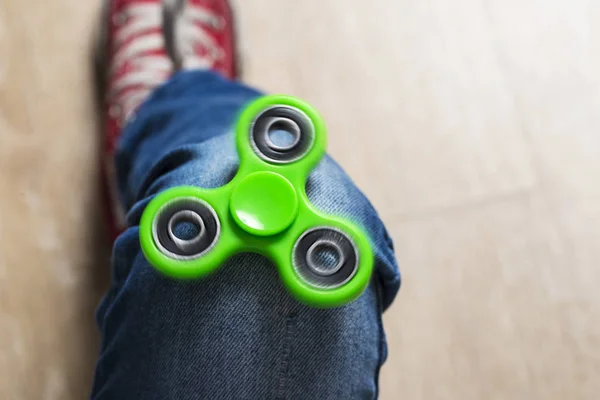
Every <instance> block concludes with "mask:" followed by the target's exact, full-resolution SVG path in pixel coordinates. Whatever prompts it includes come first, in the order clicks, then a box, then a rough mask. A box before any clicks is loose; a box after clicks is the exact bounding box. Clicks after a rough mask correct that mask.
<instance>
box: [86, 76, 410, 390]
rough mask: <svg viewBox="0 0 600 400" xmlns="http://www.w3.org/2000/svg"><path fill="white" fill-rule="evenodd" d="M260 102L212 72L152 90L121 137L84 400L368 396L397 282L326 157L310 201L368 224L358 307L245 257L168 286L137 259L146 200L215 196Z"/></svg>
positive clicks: (357, 198)
mask: <svg viewBox="0 0 600 400" xmlns="http://www.w3.org/2000/svg"><path fill="white" fill-rule="evenodd" d="M258 95H259V93H258V92H256V91H254V90H252V89H250V88H247V87H245V86H243V85H241V84H239V83H235V82H231V81H227V80H225V79H223V78H221V77H219V76H218V75H216V74H213V73H210V72H184V73H180V74H178V75H176V76H175V77H173V79H171V80H170V81H169V82H168V83H167V84H166V85H165V86H163V87H162V88H160V89H159V90H157V91H156V92H155V93H154V94H153V95H152V97H151V98H150V99H149V100H148V101H147V102H146V104H144V106H143V107H142V108H141V109H140V111H139V113H138V115H137V117H136V119H135V120H134V121H132V122H131V123H130V124H129V126H128V127H127V129H126V130H125V132H124V134H123V138H122V140H121V143H120V146H119V152H118V155H117V170H118V174H119V186H120V192H121V196H122V201H123V204H125V206H126V208H127V209H128V210H129V212H128V225H129V228H128V229H127V230H126V231H125V232H124V233H123V234H122V235H121V236H120V237H119V238H118V240H117V242H116V243H115V246H114V250H113V258H112V285H111V287H110V289H109V291H108V293H107V294H106V296H105V298H104V299H103V301H102V303H101V304H100V306H99V308H98V312H97V320H98V325H99V327H100V330H101V332H102V346H101V351H100V356H99V360H98V363H97V368H96V375H95V381H94V387H93V392H92V396H91V397H92V399H96V400H108V399H118V400H121V399H127V400H129V399H144V400H154V399H157V400H158V399H160V400H170V399H177V400H182V399H372V398H375V397H376V396H377V379H378V373H379V368H380V366H381V364H382V363H383V361H384V360H385V357H386V345H385V337H384V332H383V328H382V325H381V313H382V311H383V310H384V309H385V308H386V307H387V306H389V304H390V303H391V301H392V300H393V298H394V296H395V294H396V292H397V290H398V287H399V284H400V277H399V273H398V269H397V266H396V262H395V259H394V255H393V248H392V243H391V240H390V239H389V236H388V235H387V233H386V231H385V228H384V226H383V224H382V223H381V221H380V219H379V217H378V216H377V213H376V212H375V210H374V209H373V207H372V206H371V205H370V203H369V202H368V201H367V199H366V198H365V197H364V196H363V194H362V193H361V192H360V191H359V190H358V189H357V188H356V187H355V186H354V185H353V184H352V182H351V181H350V179H349V178H348V177H347V176H346V175H345V173H344V172H343V171H342V170H341V168H340V167H339V166H338V165H337V164H336V163H335V162H334V161H332V160H331V159H330V158H325V159H324V160H323V161H322V162H321V163H320V164H319V166H318V167H317V168H316V169H315V171H314V172H313V173H312V174H311V176H310V179H309V182H308V184H307V192H308V195H309V198H310V199H311V201H312V202H313V203H314V204H315V205H316V206H317V207H318V208H319V209H322V210H324V211H328V212H332V213H336V214H340V215H344V216H346V217H348V218H351V219H353V220H354V221H356V222H357V223H359V224H361V225H362V226H364V227H365V229H366V230H367V232H368V233H369V235H370V237H371V239H372V241H373V244H374V247H375V256H376V272H375V274H374V277H373V279H372V281H371V283H370V285H369V287H368V289H367V290H366V291H365V293H364V294H363V295H362V296H361V297H360V298H359V299H357V300H356V301H355V302H353V303H351V304H348V305H346V306H343V307H339V308H336V309H327V310H322V309H314V308H310V307H307V306H305V305H303V304H300V303H298V302H297V301H296V300H295V299H294V298H292V297H291V296H290V295H289V294H288V292H287V291H286V289H285V288H284V287H283V284H282V283H281V281H280V279H279V277H278V275H277V270H276V269H275V267H274V266H273V265H272V264H271V263H270V262H269V261H268V260H266V259H264V258H262V257H261V256H258V255H251V254H240V255H238V256H235V257H234V258H233V259H231V260H229V261H228V262H227V263H226V265H224V266H222V267H221V268H220V270H219V271H218V272H217V273H215V274H213V275H212V276H210V277H207V278H204V279H200V280H195V281H191V282H182V281H177V280H173V279H170V278H168V277H165V276H163V275H161V274H160V273H158V272H157V271H156V270H155V269H153V268H152V267H151V266H150V265H149V264H148V263H147V261H146V260H145V258H144V256H143V254H142V252H141V250H140V245H139V241H138V225H139V220H140V216H141V213H142V212H143V209H144V207H145V205H146V204H147V203H148V201H150V200H151V199H152V197H153V196H154V195H155V194H156V193H158V192H160V191H162V190H165V189H167V188H170V187H174V186H179V185H197V186H200V187H218V186H221V185H223V184H224V183H226V182H227V181H228V180H229V179H230V178H231V177H232V176H233V175H234V173H235V171H236V168H237V164H238V158H237V155H236V152H235V146H234V140H233V134H232V124H233V123H234V122H235V119H236V116H237V114H238V113H239V111H240V110H241V108H242V107H243V106H244V105H245V104H247V103H248V102H249V101H251V100H252V99H253V98H255V97H256V96H258Z"/></svg>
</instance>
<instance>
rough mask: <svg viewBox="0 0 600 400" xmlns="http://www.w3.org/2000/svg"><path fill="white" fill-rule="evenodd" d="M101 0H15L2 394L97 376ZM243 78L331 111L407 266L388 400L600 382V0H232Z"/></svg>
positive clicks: (0, 77) (2, 102) (3, 125)
mask: <svg viewBox="0 0 600 400" xmlns="http://www.w3.org/2000/svg"><path fill="white" fill-rule="evenodd" d="M92 3H95V2H92V1H85V2H84V1H81V0H54V1H48V2H40V1H39V0H38V1H33V0H0V398H1V399H5V400H37V399H43V400H75V399H81V398H84V397H85V395H86V393H87V391H88V390H89V384H90V379H91V378H90V377H91V371H92V368H93V359H94V356H95V354H96V351H97V350H96V349H97V347H96V346H97V334H96V328H95V325H94V321H93V309H94V307H95V304H96V303H97V301H98V298H99V295H100V294H101V290H102V289H103V288H104V285H105V284H106V265H105V263H106V260H105V258H104V256H103V254H104V253H103V251H102V250H103V244H102V243H101V240H100V238H101V236H102V230H101V228H102V226H101V223H100V219H99V217H98V212H97V208H98V206H99V200H98V197H97V196H98V193H97V190H96V179H97V174H98V171H97V168H96V165H97V151H98V139H97V136H96V130H95V117H94V112H93V111H94V110H93V105H92V96H91V79H90V76H91V75H90V71H89V68H88V65H89V63H88V58H89V57H88V56H89V54H88V50H89V45H90V37H91V31H92V26H93V22H94V21H95V19H96V16H97V8H98V7H97V4H95V5H93V6H90V4H92ZM234 4H235V6H236V7H235V8H236V11H237V19H238V22H239V24H240V27H239V32H240V34H241V47H242V49H241V50H242V56H243V63H244V79H245V80H246V81H247V82H249V83H251V84H254V85H256V86H258V87H260V88H263V89H265V90H268V91H271V92H283V93H289V94H293V95H296V96H300V97H303V98H304V99H306V100H307V101H309V102H311V103H313V104H314V105H315V106H316V107H317V108H318V109H320V110H321V111H322V113H323V114H324V115H325V118H326V120H327V122H328V124H329V127H330V135H331V151H332V153H333V154H334V156H335V157H336V158H337V159H338V160H339V161H340V162H341V164H342V165H343V166H344V167H345V168H346V169H347V170H348V172H349V173H350V174H351V175H352V176H353V177H354V178H355V180H356V182H357V183H358V185H359V186H360V187H361V188H362V189H363V190H364V191H365V192H366V193H367V195H368V196H369V197H370V198H371V199H372V201H373V203H374V204H375V205H376V206H377V208H378V209H379V210H380V213H381V214H382V216H383V219H384V220H385V221H386V223H387V225H388V227H389V229H390V231H391V233H392V236H393V237H394V239H395V242H396V245H397V255H398V259H399V263H400V265H401V268H402V271H403V277H404V285H403V288H402V290H401V292H400V295H399V297H398V301H397V302H396V303H395V305H394V306H393V307H392V308H391V309H390V310H389V311H388V312H387V313H386V315H385V325H386V329H387V335H388V342H389V351H390V357H389V359H388V362H387V364H386V365H385V366H384V368H383V370H382V373H381V394H382V396H381V397H382V398H383V399H389V400H392V399H410V400H412V399H425V400H430V399H458V400H470V399H473V400H480V399H544V400H553V399H557V400H558V399H561V400H562V399H569V400H572V399H590V400H591V399H597V398H598V393H599V392H600V378H599V377H600V290H599V289H598V287H599V286H600V265H599V263H600V244H599V240H600V3H599V2H595V1H591V0H570V1H565V0H458V1H445V0H418V1H417V0H377V1H369V2H365V1H358V0H355V1H354V0H327V1H323V0H304V1H301V2H300V1H293V0H285V1H282V0H248V1H246V0H243V1H242V0H237V1H235V3H234Z"/></svg>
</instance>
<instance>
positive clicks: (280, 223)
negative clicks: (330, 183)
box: [229, 171, 298, 236]
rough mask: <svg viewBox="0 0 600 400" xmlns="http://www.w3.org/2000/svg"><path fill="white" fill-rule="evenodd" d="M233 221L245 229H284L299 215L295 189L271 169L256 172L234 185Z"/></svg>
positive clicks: (260, 231) (273, 232) (254, 231)
mask: <svg viewBox="0 0 600 400" xmlns="http://www.w3.org/2000/svg"><path fill="white" fill-rule="evenodd" d="M229 208H230V211H231V215H232V216H233V219H234V220H235V222H236V223H237V224H238V225H239V226H240V228H242V229H243V230H245V231H246V232H248V233H251V234H253V235H257V236H271V235H276V234H278V233H280V232H283V231H284V230H285V229H287V228H288V227H289V226H290V225H291V224H292V222H294V220H295V219H296V216H297V215H298V195H297V193H296V189H295V188H294V186H293V185H292V184H291V182H290V181H288V180H287V179H286V178H284V177H283V176H281V175H279V174H277V173H274V172H266V171H265V172H255V173H252V174H250V175H248V176H246V177H245V178H243V179H242V181H241V182H240V183H239V184H238V185H237V186H236V188H235V189H234V190H233V193H232V195H231V201H230V204H229Z"/></svg>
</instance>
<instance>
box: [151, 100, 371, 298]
mask: <svg viewBox="0 0 600 400" xmlns="http://www.w3.org/2000/svg"><path fill="white" fill-rule="evenodd" d="M282 132H283V133H285V135H286V136H285V138H287V142H283V141H281V140H276V139H277V135H281V133H282ZM279 139H281V137H279ZM236 143H237V151H238V153H239V157H240V167H239V170H238V172H237V174H236V176H235V178H234V179H233V180H232V181H231V182H229V183H227V184H226V185H225V186H222V187H219V188H216V189H202V188H199V187H193V186H180V187H175V188H172V189H168V190H166V191H164V192H162V193H160V194H158V195H157V196H156V197H155V198H154V199H153V200H152V201H151V202H150V203H149V204H148V206H147V207H146V209H145V211H144V214H143V215H142V219H141V223H140V242H141V246H142V250H143V252H144V255H145V256H146V258H147V259H148V261H149V262H150V263H151V264H152V265H153V266H154V267H155V268H156V269H158V270H159V271H161V272H163V273H165V274H166V275H169V276H172V277H175V278H185V279H192V278H198V277H202V276H205V275H207V274H209V273H211V272H213V271H215V270H216V269H218V268H219V267H220V266H221V265H222V264H223V263H224V262H225V261H226V260H227V259H228V258H229V257H231V256H232V255H234V254H236V253H240V252H254V253H259V254H262V255H264V256H266V257H268V258H269V259H270V260H272V261H273V262H274V263H275V265H276V266H277V268H278V270H279V274H280V276H281V278H282V279H283V282H284V284H285V286H286V287H287V289H288V290H289V291H290V292H291V293H292V294H293V295H294V296H295V297H296V298H297V299H298V300H300V301H302V302H304V303H306V304H309V305H312V306H316V307H335V306H339V305H342V304H346V303H348V302H350V301H352V300H354V299H356V298H357V297H358V296H359V295H360V294H361V293H362V292H363V290H364V289H365V288H366V287H367V285H368V283H369V278H370V276H371V272H372V270H373V252H372V250H371V245H370V243H369V240H368V238H367V236H366V235H365V233H364V232H363V231H362V230H361V229H360V228H359V227H357V226H356V225H354V224H353V223H352V222H350V221H348V220H346V219H343V218H340V217H337V216H333V215H327V214H325V213H322V212H320V211H318V210H316V209H315V208H314V206H313V205H312V204H311V203H310V201H309V200H308V197H307V196H306V191H305V185H306V180H307V179H308V175H309V173H310V172H311V170H312V169H313V168H314V167H315V166H316V165H317V162H319V160H320V159H321V158H322V157H323V155H324V154H325V149H326V147H327V132H326V128H325V123H324V122H323V119H322V118H321V116H320V115H319V114H318V113H317V112H316V111H315V110H314V109H313V108H312V107H311V106H310V105H308V104H306V103H304V102H303V101H301V100H299V99H296V98H293V97H287V96H265V97H261V98H259V99H257V100H255V101H253V102H252V103H251V104H250V105H248V106H247V107H246V108H245V110H244V111H243V112H242V114H241V115H240V117H239V119H238V122H237V126H236ZM185 224H187V226H188V227H189V226H193V228H194V229H192V231H193V234H192V235H191V237H190V235H184V236H182V235H181V234H177V227H178V226H185Z"/></svg>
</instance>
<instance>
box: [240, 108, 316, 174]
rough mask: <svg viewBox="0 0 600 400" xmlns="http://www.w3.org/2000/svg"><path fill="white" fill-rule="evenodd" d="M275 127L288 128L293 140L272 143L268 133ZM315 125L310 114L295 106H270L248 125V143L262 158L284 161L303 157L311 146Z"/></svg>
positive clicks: (277, 161)
mask: <svg viewBox="0 0 600 400" xmlns="http://www.w3.org/2000/svg"><path fill="white" fill-rule="evenodd" d="M274 128H280V129H282V130H285V131H287V132H289V133H290V134H291V135H292V136H293V137H294V140H293V143H292V144H290V145H288V146H280V145H276V144H275V143H273V141H272V140H271V138H270V136H269V133H270V132H271V131H272V130H273V129H274ZM314 139H315V128H314V125H313V123H312V121H311V120H310V118H309V117H308V116H307V115H306V114H304V112H302V111H300V110H299V109H297V108H293V107H289V106H272V107H270V108H267V109H266V110H265V111H263V112H262V113H260V114H259V115H258V117H256V119H255V120H254V122H253V123H252V126H251V128H250V143H251V144H252V148H253V149H254V151H255V152H256V154H257V155H258V156H259V157H260V158H262V159H263V160H265V161H268V162H272V163H276V164H285V163H291V162H294V161H296V160H298V159H300V158H302V157H304V156H305V155H306V154H307V153H308V152H309V151H310V149H311V148H312V145H313V143H314Z"/></svg>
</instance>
